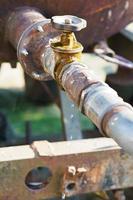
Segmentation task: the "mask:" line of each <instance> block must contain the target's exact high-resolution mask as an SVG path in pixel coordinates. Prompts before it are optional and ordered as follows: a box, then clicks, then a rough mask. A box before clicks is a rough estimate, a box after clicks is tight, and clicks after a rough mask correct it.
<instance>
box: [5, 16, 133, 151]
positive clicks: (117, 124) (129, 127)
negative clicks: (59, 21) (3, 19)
mask: <svg viewBox="0 0 133 200" xmlns="http://www.w3.org/2000/svg"><path fill="white" fill-rule="evenodd" d="M31 16H32V14H31ZM31 16H30V15H27V18H29V17H31ZM13 19H15V18H14V17H13V18H12V22H13ZM19 22H21V23H22V21H21V20H20V21H19ZM30 22H31V21H30ZM41 23H43V25H42V24H41V27H42V30H41V29H40V30H39V33H38V32H37V31H38V29H37V27H38V25H40V21H39V24H38V21H37V24H36V23H35V24H34V23H33V25H30V26H29V23H28V28H27V25H26V27H24V30H21V31H20V32H21V34H18V35H19V37H16V38H17V39H15V41H14V40H13V34H10V36H9V41H10V42H11V43H13V45H14V46H15V47H17V48H18V59H19V61H20V62H21V64H22V65H23V67H24V69H25V70H26V71H27V73H28V74H30V75H31V76H32V77H34V78H37V79H38V80H39V79H40V80H44V79H45V77H46V74H50V76H52V77H53V78H54V79H56V81H57V82H58V83H59V84H60V85H61V86H62V88H64V90H65V91H66V92H67V93H68V95H69V96H70V98H71V99H72V100H73V101H74V102H75V103H76V104H77V106H78V107H79V109H80V110H81V112H83V113H84V114H85V115H86V116H87V117H89V118H90V119H91V120H92V121H93V122H94V123H95V124H96V126H97V127H98V128H99V129H100V131H101V132H102V133H103V134H104V135H105V136H109V137H112V138H114V140H115V141H116V142H117V143H118V144H119V145H120V146H121V147H123V149H125V150H126V151H127V152H129V153H131V154H133V145H132V141H133V108H132V107H131V106H130V105H129V104H127V103H125V102H124V101H123V100H122V98H120V97H119V96H118V95H117V93H116V92H115V91H114V90H113V89H111V88H110V87H109V86H108V85H107V84H105V83H104V82H101V81H100V80H98V78H97V77H96V76H95V75H94V73H93V72H92V71H91V70H90V69H89V68H88V67H87V66H85V65H83V64H81V63H78V62H72V63H69V64H67V65H65V66H63V68H62V69H61V70H59V71H58V76H55V72H56V70H57V69H56V62H57V60H56V58H57V55H56V53H55V52H54V50H53V49H52V48H51V47H50V45H49V41H50V39H52V38H55V37H56V36H58V35H60V33H59V32H58V31H57V30H55V29H53V28H52V26H51V23H50V21H49V20H46V19H45V18H44V19H43V21H42V22H41ZM25 24H27V22H26V23H25ZM36 25H37V26H36ZM17 26H19V23H17ZM17 26H14V25H9V26H8V30H9V31H10V27H11V31H10V33H12V31H13V30H14V32H15V31H17ZM25 28H26V29H25ZM18 38H19V39H18ZM12 41H13V42H12ZM24 48H25V49H26V51H27V53H26V52H25V53H24V52H22V50H23V49H24ZM38 67H39V68H38ZM37 70H39V72H38V71H37Z"/></svg>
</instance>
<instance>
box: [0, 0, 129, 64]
mask: <svg viewBox="0 0 133 200" xmlns="http://www.w3.org/2000/svg"><path fill="white" fill-rule="evenodd" d="M21 6H32V7H35V8H39V9H40V10H41V12H42V13H44V15H45V16H46V17H52V16H53V15H64V14H70V15H79V17H82V18H84V19H86V20H87V22H88V28H87V29H86V30H84V31H83V32H82V33H79V34H78V38H79V40H80V41H81V42H82V44H83V45H84V46H85V49H87V48H88V45H89V44H92V43H94V42H96V41H99V40H101V39H105V38H107V37H109V36H111V35H113V34H114V33H116V32H118V31H120V30H121V29H122V28H123V27H124V26H125V25H126V24H128V23H129V22H130V21H132V20H133V12H132V10H133V1H132V0H126V1H125V0H101V1H99V0H93V2H92V1H91V0H78V1H77V0H64V1H62V0H44V1H43V2H42V1H41V0H38V1H36V0H23V1H21V0H16V1H15V0H13V1H12V2H11V1H9V0H1V1H0V19H1V26H0V43H1V50H0V60H1V61H11V60H14V59H15V58H16V54H15V52H14V51H13V49H12V48H11V47H10V45H9V44H8V42H7V39H6V38H7V35H8V32H7V33H6V34H5V22H6V20H7V17H8V15H10V12H12V11H13V10H14V9H15V8H17V7H21ZM92 19H93V20H92ZM87 38H88V39H87Z"/></svg>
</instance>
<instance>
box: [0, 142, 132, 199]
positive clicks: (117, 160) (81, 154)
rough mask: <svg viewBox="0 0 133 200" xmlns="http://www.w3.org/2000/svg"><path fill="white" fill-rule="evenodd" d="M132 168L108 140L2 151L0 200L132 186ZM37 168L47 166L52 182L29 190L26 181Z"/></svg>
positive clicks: (41, 197) (74, 193)
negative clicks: (28, 175) (29, 174)
mask: <svg viewBox="0 0 133 200" xmlns="http://www.w3.org/2000/svg"><path fill="white" fill-rule="evenodd" d="M99 155H100V156H99ZM132 166H133V160H132V157H130V156H128V155H126V154H124V153H123V152H122V151H121V149H120V148H119V147H118V146H117V144H116V143H115V142H114V141H113V140H112V139H107V138H100V139H90V140H79V141H68V142H58V143H49V142H47V141H41V142H35V143H34V144H32V145H31V146H21V147H7V148H1V149H0V171H1V173H0V179H1V187H0V199H2V200H7V199H10V200H14V199H15V200H21V199H22V200H23V199H25V200H29V199H32V200H39V199H49V198H51V197H57V196H58V197H61V196H62V194H65V195H66V196H71V195H76V194H79V193H88V192H93V191H101V190H109V189H117V188H124V187H132V186H133V169H132ZM37 167H47V168H48V169H49V170H50V171H51V174H52V177H51V180H50V182H49V184H48V185H47V186H46V187H44V188H42V189H38V190H34V189H29V188H28V187H27V186H26V185H25V178H26V176H27V174H28V173H29V172H30V171H31V170H32V169H33V168H37ZM33 179H34V178H33ZM70 183H74V184H73V185H72V184H71V185H70Z"/></svg>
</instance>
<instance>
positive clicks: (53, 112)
mask: <svg viewBox="0 0 133 200" xmlns="http://www.w3.org/2000/svg"><path fill="white" fill-rule="evenodd" d="M0 107H1V108H0V110H1V111H2V112H4V113H5V114H6V116H7V117H8V120H9V122H10V123H11V124H12V127H13V129H14V130H15V133H16V136H18V137H24V135H25V122H26V121H31V124H32V133H33V135H35V136H36V135H40V134H44V135H45V136H48V135H49V134H54V133H56V134H59V133H61V132H62V124H61V114H60V110H59V108H58V107H57V106H56V105H55V104H52V105H48V106H39V105H35V104H33V103H30V102H27V101H26V98H25V96H24V94H23V93H22V92H18V91H9V90H0ZM80 119H81V127H82V129H93V127H94V126H93V125H92V123H91V122H90V121H89V120H88V119H87V118H86V117H84V116H83V115H81V114H80Z"/></svg>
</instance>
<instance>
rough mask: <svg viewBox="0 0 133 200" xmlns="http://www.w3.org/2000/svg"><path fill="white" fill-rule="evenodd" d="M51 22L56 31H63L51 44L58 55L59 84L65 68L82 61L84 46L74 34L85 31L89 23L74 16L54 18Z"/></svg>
mask: <svg viewBox="0 0 133 200" xmlns="http://www.w3.org/2000/svg"><path fill="white" fill-rule="evenodd" d="M51 22H52V25H53V27H54V28H55V29H57V30H60V31H62V33H61V35H60V36H59V37H58V38H55V39H53V40H52V41H51V43H50V46H51V48H52V49H53V51H54V52H55V55H56V67H55V71H54V75H55V78H56V80H58V82H59V79H58V75H59V74H60V71H61V70H62V68H63V66H65V65H66V64H68V63H71V62H74V61H80V58H81V53H82V51H83V46H82V44H80V43H79V42H78V41H77V39H76V37H75V34H74V32H76V31H80V30H82V29H84V28H85V27H86V26H87V23H86V20H84V19H81V18H78V17H76V16H72V15H64V16H54V17H52V20H51Z"/></svg>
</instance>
